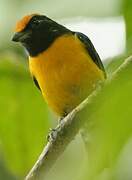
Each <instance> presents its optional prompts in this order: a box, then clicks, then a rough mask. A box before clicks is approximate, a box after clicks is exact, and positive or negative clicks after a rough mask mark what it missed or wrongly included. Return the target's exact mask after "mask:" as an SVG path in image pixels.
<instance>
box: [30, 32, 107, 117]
mask: <svg viewBox="0 0 132 180" xmlns="http://www.w3.org/2000/svg"><path fill="white" fill-rule="evenodd" d="M29 67H30V71H31V74H32V75H34V76H35V78H36V79H37V81H38V83H39V86H40V88H41V90H42V94H43V96H44V97H45V99H46V101H47V103H48V104H49V106H50V107H51V108H52V109H53V111H55V112H56V113H57V114H58V115H60V116H63V115H64V114H65V113H68V112H70V111H71V110H72V109H73V108H74V107H75V106H77V105H78V104H79V103H80V102H81V101H82V100H83V99H84V98H86V97H87V96H88V95H89V94H90V93H91V91H92V90H93V89H94V88H95V84H96V83H97V82H98V81H99V80H102V79H104V74H103V72H102V71H101V70H100V69H99V68H98V67H97V65H96V64H95V63H94V62H93V61H92V59H91V58H90V56H89V55H88V54H87V52H86V50H85V48H84V47H83V44H82V43H81V42H80V41H79V40H78V39H77V37H74V36H68V35H64V36H61V37H59V38H58V39H56V40H55V41H54V43H53V44H52V45H51V46H50V47H49V48H48V49H47V50H46V51H44V52H43V53H41V54H39V55H38V56H37V57H30V58H29Z"/></svg>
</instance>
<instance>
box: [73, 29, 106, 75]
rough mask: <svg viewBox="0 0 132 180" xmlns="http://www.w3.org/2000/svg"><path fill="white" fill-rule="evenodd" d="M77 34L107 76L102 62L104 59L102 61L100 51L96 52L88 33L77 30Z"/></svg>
mask: <svg viewBox="0 0 132 180" xmlns="http://www.w3.org/2000/svg"><path fill="white" fill-rule="evenodd" d="M75 35H76V36H77V37H78V38H79V39H80V41H81V42H82V43H83V44H84V45H85V48H86V50H87V52H88V54H89V55H90V56H91V58H92V60H93V61H94V63H95V64H96V65H97V66H98V67H99V68H100V69H101V70H102V71H103V72H104V75H105V77H106V73H105V69H104V66H103V64H102V61H101V59H100V57H99V55H98V53H97V52H96V50H95V48H94V46H93V44H92V42H91V40H90V39H89V38H88V37H87V36H86V35H84V34H83V33H80V32H75Z"/></svg>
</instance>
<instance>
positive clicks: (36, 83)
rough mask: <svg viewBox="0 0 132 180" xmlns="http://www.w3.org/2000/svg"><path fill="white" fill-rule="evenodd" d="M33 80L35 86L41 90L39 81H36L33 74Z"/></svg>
mask: <svg viewBox="0 0 132 180" xmlns="http://www.w3.org/2000/svg"><path fill="white" fill-rule="evenodd" d="M33 81H34V84H35V85H36V86H37V88H38V89H39V90H40V91H41V89H40V86H39V83H38V81H37V79H36V78H35V76H33Z"/></svg>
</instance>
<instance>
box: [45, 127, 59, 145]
mask: <svg viewBox="0 0 132 180" xmlns="http://www.w3.org/2000/svg"><path fill="white" fill-rule="evenodd" d="M56 136H57V130H56V129H51V128H50V133H49V134H48V136H47V140H48V142H51V141H52V142H53V141H54V140H55V139H56Z"/></svg>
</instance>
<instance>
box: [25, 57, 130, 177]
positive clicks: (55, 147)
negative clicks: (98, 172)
mask: <svg viewBox="0 0 132 180" xmlns="http://www.w3.org/2000/svg"><path fill="white" fill-rule="evenodd" d="M129 63H132V56H131V57H129V58H127V59H126V60H125V61H124V63H123V64H122V65H121V66H120V67H119V68H118V69H117V70H116V71H115V72H114V73H113V75H112V76H111V77H110V78H108V79H107V80H106V83H110V82H111V80H112V79H114V78H116V76H118V75H119V74H120V72H122V71H123V70H124V68H126V67H128V66H129ZM100 90H101V87H100V86H98V88H97V89H96V90H95V91H94V92H93V93H92V94H91V95H89V96H88V98H86V99H85V100H84V101H83V102H82V103H81V104H80V105H79V106H78V107H76V108H75V109H74V110H73V111H72V112H71V113H70V114H69V115H67V116H66V117H65V118H64V119H63V120H62V121H61V122H60V124H59V125H58V126H57V127H56V128H55V130H54V131H53V132H52V133H51V134H49V142H48V143H47V145H46V146H45V147H44V149H43V151H42V153H41V155H40V156H39V158H38V160H37V162H36V163H35V165H34V166H33V168H32V169H31V171H30V172H29V174H28V175H27V177H26V178H25V180H42V179H43V180H44V179H45V177H46V175H47V174H48V173H49V170H50V169H51V167H52V166H53V165H54V163H55V161H56V160H57V159H58V158H59V157H60V155H61V154H62V153H63V152H64V150H65V149H66V147H67V145H68V144H69V143H70V142H71V141H72V140H73V138H74V137H75V135H76V134H77V133H78V131H79V129H80V127H81V126H82V125H83V124H84V123H85V120H84V119H82V118H81V115H82V112H83V111H85V107H86V108H90V106H91V104H92V102H93V101H94V98H95V97H96V95H97V94H98V93H99V92H100Z"/></svg>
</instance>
